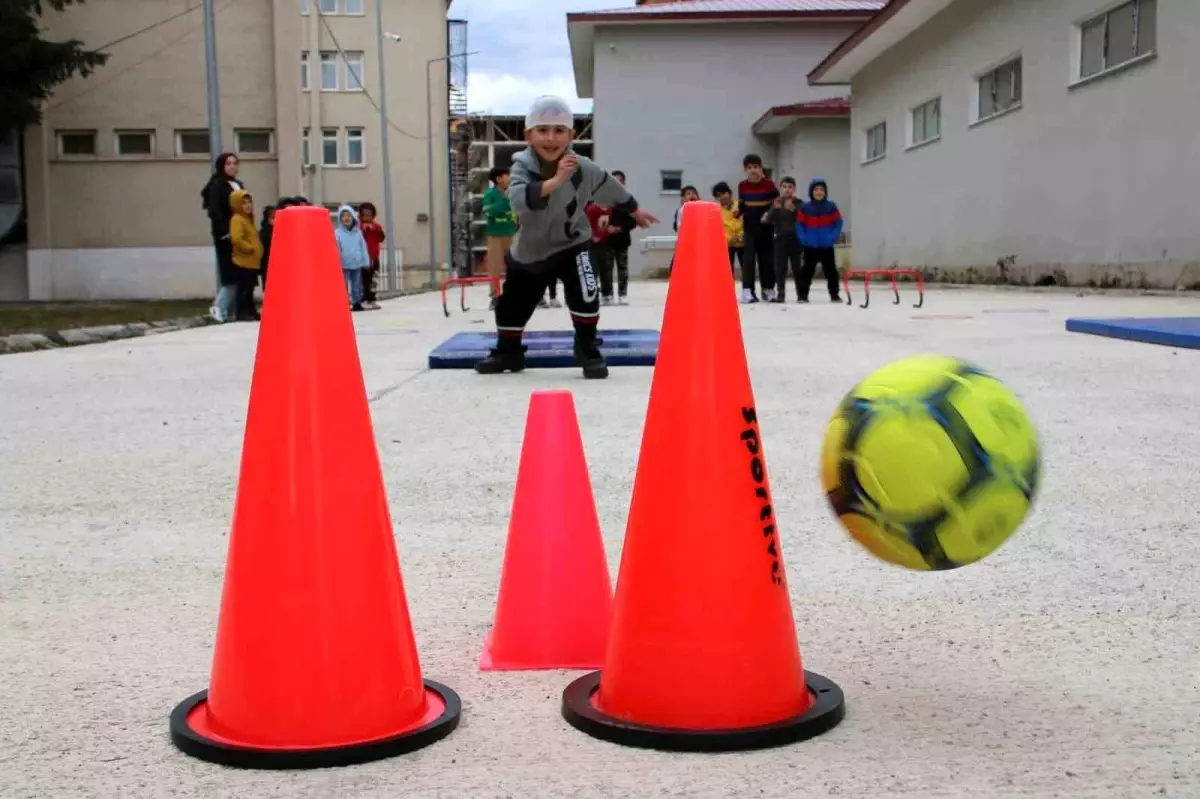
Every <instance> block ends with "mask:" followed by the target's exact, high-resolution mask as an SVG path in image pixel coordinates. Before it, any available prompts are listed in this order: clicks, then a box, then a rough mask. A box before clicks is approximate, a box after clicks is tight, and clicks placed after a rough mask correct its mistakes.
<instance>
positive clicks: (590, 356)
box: [575, 342, 608, 380]
mask: <svg viewBox="0 0 1200 799" xmlns="http://www.w3.org/2000/svg"><path fill="white" fill-rule="evenodd" d="M575 360H577V361H578V362H579V365H580V366H582V367H583V376H584V377H585V378H587V379H588V380H603V379H604V378H606V377H608V364H607V363H606V362H605V360H604V355H603V354H602V353H601V352H600V347H599V344H598V343H596V342H593V343H591V344H580V343H579V342H575Z"/></svg>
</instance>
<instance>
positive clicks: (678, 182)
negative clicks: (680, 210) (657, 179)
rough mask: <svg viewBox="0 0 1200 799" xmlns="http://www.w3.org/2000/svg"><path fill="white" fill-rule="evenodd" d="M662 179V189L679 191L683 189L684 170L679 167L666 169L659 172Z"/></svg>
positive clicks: (664, 190)
mask: <svg viewBox="0 0 1200 799" xmlns="http://www.w3.org/2000/svg"><path fill="white" fill-rule="evenodd" d="M659 175H660V176H661V179H662V188H661V190H662V191H663V192H664V193H665V192H679V191H682V190H683V172H682V171H681V170H678V169H664V170H662V172H660V173H659Z"/></svg>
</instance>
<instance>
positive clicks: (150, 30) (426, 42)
mask: <svg viewBox="0 0 1200 799" xmlns="http://www.w3.org/2000/svg"><path fill="white" fill-rule="evenodd" d="M374 2H376V0H217V2H216V41H217V58H218V63H219V69H220V89H221V122H222V131H221V138H222V142H221V143H222V148H223V149H224V150H227V151H232V152H236V153H237V154H238V155H239V156H240V160H241V164H242V166H241V178H242V179H243V180H244V181H245V183H246V185H247V188H248V189H249V190H250V191H251V192H252V193H253V194H254V196H255V198H256V201H257V204H258V206H259V208H261V206H262V205H264V204H269V203H272V202H274V200H276V199H277V198H278V197H280V196H282V195H295V194H303V195H305V196H307V197H308V198H309V199H310V200H312V201H313V202H314V203H315V204H323V205H326V206H336V205H337V204H339V203H342V202H353V203H358V202H362V201H364V200H370V201H372V202H374V203H375V204H376V205H377V206H379V208H380V212H381V214H382V212H383V169H382V166H381V165H382V149H381V146H380V115H379V112H378V110H377V106H376V102H377V101H378V98H379V96H380V94H379V83H380V82H379V75H378V67H379V53H378V49H377V44H376V42H377V29H376V24H375V7H374ZM199 5H200V4H199V3H198V2H194V0H92V2H87V3H84V4H83V5H81V6H72V7H70V8H69V10H68V11H67V12H66V13H63V14H59V15H51V16H48V17H47V20H46V22H47V23H48V26H49V30H48V32H47V36H48V37H49V38H54V39H67V38H78V39H80V40H82V41H83V42H85V43H86V44H87V45H88V46H91V47H102V48H103V49H104V50H105V51H106V52H108V53H109V54H110V55H111V57H110V60H109V62H108V64H106V65H105V66H104V67H102V68H100V69H99V70H98V71H97V72H96V73H94V74H93V75H92V76H90V77H89V78H87V79H75V80H71V81H69V82H67V83H65V84H63V85H62V86H60V87H59V88H58V90H57V91H56V92H55V94H54V96H53V97H52V98H51V99H50V101H49V102H48V103H47V105H46V110H45V120H44V124H43V125H42V126H40V127H35V128H30V129H29V130H27V131H26V133H25V148H24V197H25V208H26V221H27V231H28V232H27V245H26V247H25V248H24V251H23V252H20V251H17V250H14V249H13V248H11V247H10V248H9V249H8V250H7V251H6V252H5V253H3V254H0V299H26V298H27V299H32V300H78V299H104V298H160V297H202V296H207V295H210V294H211V293H212V292H213V290H214V287H215V280H216V278H215V260H214V256H213V251H212V245H211V240H210V237H209V230H208V221H207V218H206V217H205V215H204V212H203V211H202V210H201V206H200V190H201V188H202V186H203V185H204V183H205V181H206V180H207V179H208V176H209V174H210V172H211V170H212V161H213V157H214V153H212V152H211V151H210V146H209V144H210V142H209V135H208V129H207V127H208V114H207V99H206V81H205V59H204V51H205V46H204V17H203V13H202V12H201V11H200V9H199ZM189 7H191V8H192V9H193V10H190V11H189V10H188V9H189ZM447 7H448V2H447V0H386V3H385V5H384V8H383V18H384V22H383V26H384V30H385V31H386V32H389V33H395V34H398V35H399V36H400V37H401V40H400V41H398V42H397V41H393V40H392V39H385V40H384V41H385V44H384V46H385V48H386V51H385V53H384V55H385V60H386V64H387V70H388V72H387V89H388V97H387V103H388V115H389V118H390V120H391V123H392V125H391V128H390V133H389V135H390V156H391V171H392V192H393V215H394V222H395V236H394V238H395V241H394V243H393V245H394V247H395V250H396V252H395V255H396V258H397V260H399V261H402V262H403V263H404V264H405V265H406V266H409V267H412V266H417V265H421V266H425V267H427V265H428V264H429V261H430V253H429V228H428V219H429V216H428V214H429V211H430V209H429V207H428V206H429V202H428V200H427V197H428V177H427V174H428V160H427V156H426V149H427V146H426V145H427V139H426V135H425V131H426V125H427V123H428V122H429V119H428V118H427V116H426V114H427V113H432V114H433V130H434V147H433V151H434V154H435V159H436V163H435V164H434V182H435V187H434V199H435V203H436V208H435V209H434V210H435V223H436V224H437V228H438V230H437V235H436V240H437V252H438V253H445V252H446V251H447V241H448V237H447V232H446V231H447V225H448V222H449V219H448V217H449V214H448V209H449V193H448V178H449V175H448V170H447V168H446V153H447V147H448V140H447V133H448V126H447V124H446V120H447V117H448V113H449V109H448V105H449V101H448V91H447V68H446V63H447V62H446V60H445V58H446V56H447V48H448V36H447V24H448V23H447V20H446V12H447ZM318 10H319V11H320V13H318ZM109 42H112V44H111V45H109V44H108V43H109ZM435 59H441V60H435ZM427 75H428V78H427ZM427 79H428V80H429V82H430V83H432V86H431V90H430V96H431V97H432V102H431V105H432V108H430V109H428V111H427V109H426V107H425V106H426V86H425V83H426V80H427ZM381 221H382V220H381ZM445 259H446V256H445V255H442V256H441V257H440V258H439V260H440V261H444V260H445ZM413 274H414V275H418V276H425V275H427V273H426V272H425V271H424V270H423V269H422V270H419V271H418V270H414V271H413ZM22 276H23V277H24V280H22ZM407 282H408V279H407V278H406V283H407ZM22 295H23V296H22Z"/></svg>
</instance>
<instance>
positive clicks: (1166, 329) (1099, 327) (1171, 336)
mask: <svg viewBox="0 0 1200 799" xmlns="http://www.w3.org/2000/svg"><path fill="white" fill-rule="evenodd" d="M1067 332H1069V333H1090V334H1091V335H1093V336H1108V337H1109V338H1120V339H1125V340H1126V341H1141V342H1145V343H1146V344H1162V345H1163V346H1166V347H1185V348H1187V349H1193V350H1200V316H1160V317H1146V318H1141V319H1137V318H1128V319H1068V320H1067Z"/></svg>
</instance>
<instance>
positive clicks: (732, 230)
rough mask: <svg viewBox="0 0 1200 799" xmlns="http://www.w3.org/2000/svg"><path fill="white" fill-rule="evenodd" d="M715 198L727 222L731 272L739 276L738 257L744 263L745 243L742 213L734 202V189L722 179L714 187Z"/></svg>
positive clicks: (726, 234)
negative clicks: (735, 264)
mask: <svg viewBox="0 0 1200 799" xmlns="http://www.w3.org/2000/svg"><path fill="white" fill-rule="evenodd" d="M712 193H713V199H715V200H716V201H717V202H718V203H720V205H721V221H722V222H724V223H725V246H726V247H727V248H728V249H729V272H730V274H732V275H733V276H734V277H737V267H735V266H734V261H735V259H736V261H737V264H738V265H739V266H741V265H742V247H743V244H744V239H743V235H744V234H743V230H744V229H743V227H742V215H741V214H740V213H738V208H737V205H736V204H735V203H734V202H733V189H731V188H729V184H728V183H726V182H725V181H721V182H720V183H718V184H717V185H715V186H713V188H712Z"/></svg>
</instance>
